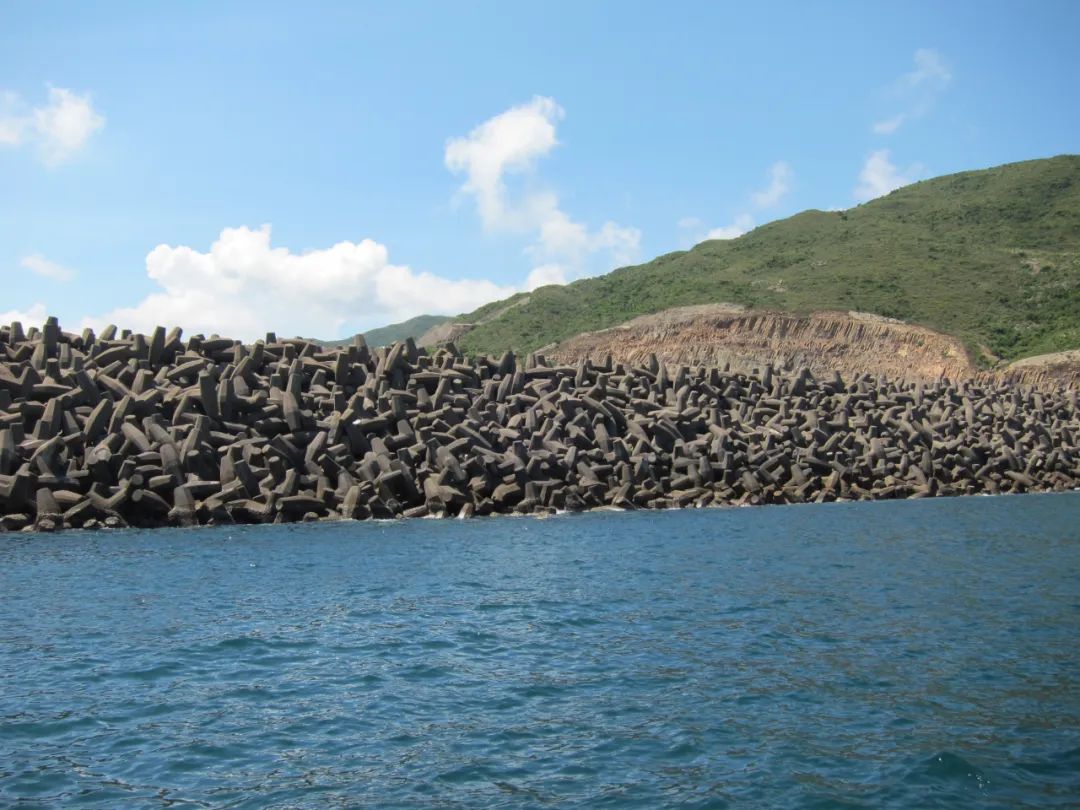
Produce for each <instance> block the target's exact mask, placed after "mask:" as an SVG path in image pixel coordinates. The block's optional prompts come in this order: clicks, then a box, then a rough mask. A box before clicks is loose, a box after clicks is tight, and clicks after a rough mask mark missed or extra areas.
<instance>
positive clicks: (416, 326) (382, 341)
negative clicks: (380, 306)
mask: <svg viewBox="0 0 1080 810" xmlns="http://www.w3.org/2000/svg"><path fill="white" fill-rule="evenodd" d="M448 320H450V318H448V317H447V316H446V315H417V316H416V317H415V318H409V320H407V321H402V322H401V323H392V324H390V325H389V326H382V327H380V328H378V329H372V330H371V331H368V332H364V340H366V341H367V343H368V345H369V346H389V345H390V344H391V343H394V342H395V341H398V340H405V339H406V338H413V339H416V338H418V337H420V336H421V335H422V334H424V332H426V331H427V330H428V329H430V328H431V327H433V326H438V325H439V324H440V323H443V322H444V321H448Z"/></svg>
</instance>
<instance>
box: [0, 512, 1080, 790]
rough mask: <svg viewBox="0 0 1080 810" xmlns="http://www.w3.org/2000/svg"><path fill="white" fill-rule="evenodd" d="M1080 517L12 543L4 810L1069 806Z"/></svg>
mask: <svg viewBox="0 0 1080 810" xmlns="http://www.w3.org/2000/svg"><path fill="white" fill-rule="evenodd" d="M1078 662H1080V493H1066V494H1058V495H1025V496H1015V497H999V498H956V499H940V500H924V501H908V502H888V503H858V504H829V505H821V506H792V507H764V508H753V509H707V510H688V511H682V512H665V513H626V514H587V515H574V516H569V515H568V516H559V517H555V518H550V519H545V520H538V519H535V518H494V519H485V520H474V521H433V520H419V521H408V522H397V523H382V524H373V523H368V524H363V523H349V524H323V525H299V526H282V527H270V528H266V527H248V528H231V529H230V528H217V529H196V530H177V531H167V530H163V531H154V532H140V531H130V532H116V533H111V534H104V533H103V534H79V533H69V534H61V535H55V536H27V535H0V806H12V805H17V806H19V807H39V806H40V807H51V806H65V807H67V806H71V807H76V806H94V807H109V808H114V807H165V806H195V807H252V808H255V807H259V808H261V807H363V806H377V807H575V806H588V807H596V806H611V807H645V808H655V807H665V806H672V807H674V806H679V807H814V808H825V807H874V808H878V807H963V808H968V807H1001V808H1005V807H1009V808H1013V807H1055V806H1057V807H1066V806H1071V807H1076V806H1077V805H1078V802H1080V663H1078Z"/></svg>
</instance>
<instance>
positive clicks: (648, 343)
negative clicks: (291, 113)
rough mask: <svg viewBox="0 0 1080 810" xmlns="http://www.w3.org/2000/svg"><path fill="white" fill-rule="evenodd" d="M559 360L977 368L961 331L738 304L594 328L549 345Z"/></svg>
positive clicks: (943, 373)
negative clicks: (960, 338)
mask: <svg viewBox="0 0 1080 810" xmlns="http://www.w3.org/2000/svg"><path fill="white" fill-rule="evenodd" d="M544 353H545V354H546V355H549V356H550V357H551V358H552V359H554V360H557V361H558V362H561V363H572V362H575V361H577V360H578V359H580V358H583V357H588V358H590V359H593V360H595V361H600V360H602V359H603V358H604V357H605V356H606V355H607V354H611V355H612V356H613V357H615V358H616V359H617V360H620V361H625V362H628V363H641V362H644V361H645V360H647V359H648V357H649V355H651V354H656V356H657V358H658V359H659V360H660V361H662V362H666V363H669V364H676V365H691V366H700V365H704V366H724V365H729V366H730V367H731V368H732V369H740V370H742V369H750V368H753V367H763V366H765V365H766V364H767V363H771V364H772V365H773V366H775V367H777V368H795V367H800V366H805V367H807V368H809V369H810V371H811V372H813V373H814V374H816V375H817V374H822V375H824V374H831V373H832V372H833V371H840V372H841V373H860V374H861V373H863V372H870V373H872V374H885V375H887V376H890V377H908V378H923V379H938V378H941V377H948V378H950V379H963V378H968V377H972V376H975V374H976V369H975V367H974V366H973V365H972V363H971V361H970V360H969V359H968V356H967V353H966V352H965V351H964V347H963V346H962V345H961V344H960V342H959V341H958V340H956V339H955V338H952V337H949V336H948V335H942V334H940V333H938V332H934V331H931V330H929V329H924V328H922V327H918V326H912V325H910V324H906V323H902V322H900V321H896V320H892V319H890V318H883V317H880V316H877V315H867V314H863V313H858V312H846V313H841V312H815V313H812V314H809V315H797V314H792V313H784V312H764V311H756V310H747V309H745V308H743V307H740V306H737V305H732V304H709V305H703V306H693V307H679V308H676V309H669V310H665V311H663V312H658V313H655V314H653V315H645V316H642V317H640V318H635V319H634V320H632V321H629V322H627V323H625V324H622V325H621V326H617V327H615V328H613V329H605V330H603V331H601V332H588V333H585V334H582V335H578V336H576V337H573V338H570V339H569V340H566V341H563V342H562V343H559V344H557V345H555V346H551V347H547V348H546V349H545V351H544Z"/></svg>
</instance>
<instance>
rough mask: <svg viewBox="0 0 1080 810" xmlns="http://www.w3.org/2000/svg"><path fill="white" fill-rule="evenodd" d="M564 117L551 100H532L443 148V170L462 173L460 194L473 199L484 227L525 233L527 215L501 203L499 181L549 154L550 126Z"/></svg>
mask: <svg viewBox="0 0 1080 810" xmlns="http://www.w3.org/2000/svg"><path fill="white" fill-rule="evenodd" d="M565 115H566V113H565V111H564V110H563V108H562V107H560V106H559V105H558V104H557V103H555V100H554V99H552V98H546V97H544V96H534V97H533V100H532V101H530V102H529V103H528V104H522V105H520V106H518V107H511V108H510V109H509V110H507V111H506V112H503V113H500V114H499V115H496V116H495V117H494V118H489V119H488V120H487V121H485V122H484V123H482V124H481V125H480V126H478V127H476V128H475V129H473V131H472V132H470V133H469V134H468V136H466V137H464V138H451V139H449V140H448V141H447V142H446V152H445V155H444V160H445V162H446V168H448V169H449V170H450V171H452V172H455V173H462V172H464V173H465V175H466V180H465V184H464V185H463V186H462V187H461V190H462V191H463V192H465V193H466V194H472V195H473V196H475V197H476V205H477V208H478V210H479V212H480V219H481V220H482V221H483V223H484V227H486V228H491V229H503V228H508V227H513V228H528V227H529V225H530V224H531V223H528V222H527V220H523V219H522V216H523V215H526V216H527V214H528V213H529V212H528V211H527V210H526V211H515V210H514V209H513V207H512V206H511V205H510V204H509V203H508V201H507V199H506V196H507V194H506V185H505V182H504V176H505V175H506V174H513V173H518V172H524V171H528V170H530V169H532V168H533V166H534V165H535V163H536V159H537V158H539V157H542V156H544V155H546V154H547V153H548V152H550V151H551V150H552V149H553V148H554V147H555V146H556V145H557V144H558V142H559V141H558V138H557V137H556V133H555V125H556V123H557V122H558V121H560V120H561V119H562V118H563V117H564V116H565ZM549 205H550V204H545V206H544V207H548V206H549ZM525 207H526V208H527V207H528V206H525Z"/></svg>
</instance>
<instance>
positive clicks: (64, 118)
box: [0, 87, 105, 166]
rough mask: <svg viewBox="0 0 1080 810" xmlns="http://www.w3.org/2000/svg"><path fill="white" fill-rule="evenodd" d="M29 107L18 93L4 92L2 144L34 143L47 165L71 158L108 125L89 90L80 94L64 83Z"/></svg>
mask: <svg viewBox="0 0 1080 810" xmlns="http://www.w3.org/2000/svg"><path fill="white" fill-rule="evenodd" d="M25 108H26V105H25V104H24V103H23V101H22V99H21V98H19V96H18V95H17V94H15V93H11V92H4V93H2V94H0V145H4V146H21V145H23V144H25V143H33V144H35V145H36V146H37V150H38V155H39V157H40V158H41V161H42V162H43V163H44V164H45V165H47V166H56V165H58V164H60V163H63V162H65V161H67V160H70V159H71V158H72V157H74V156H75V155H76V154H77V153H78V152H80V151H81V150H82V148H83V147H84V146H85V145H86V142H87V141H88V140H89V139H90V136H91V135H93V134H94V133H95V132H97V131H98V130H100V129H102V128H103V127H104V126H105V117H104V116H103V115H101V114H100V113H99V112H97V110H95V109H94V106H93V104H92V103H91V101H90V94H89V93H84V94H82V95H79V94H78V93H75V92H73V91H71V90H68V89H66V88H63V87H50V88H49V100H48V102H47V103H46V104H43V105H41V106H38V107H34V108H33V109H30V110H26V109H25Z"/></svg>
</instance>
